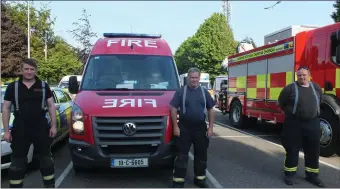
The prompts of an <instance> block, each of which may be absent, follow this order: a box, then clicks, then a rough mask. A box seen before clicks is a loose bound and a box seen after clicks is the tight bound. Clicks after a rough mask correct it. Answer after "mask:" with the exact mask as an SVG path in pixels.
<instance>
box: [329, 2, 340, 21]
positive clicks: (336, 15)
mask: <svg viewBox="0 0 340 189" xmlns="http://www.w3.org/2000/svg"><path fill="white" fill-rule="evenodd" d="M333 7H334V8H335V11H334V12H333V13H332V14H331V17H332V19H333V20H334V22H340V0H336V1H335V3H334V4H333Z"/></svg>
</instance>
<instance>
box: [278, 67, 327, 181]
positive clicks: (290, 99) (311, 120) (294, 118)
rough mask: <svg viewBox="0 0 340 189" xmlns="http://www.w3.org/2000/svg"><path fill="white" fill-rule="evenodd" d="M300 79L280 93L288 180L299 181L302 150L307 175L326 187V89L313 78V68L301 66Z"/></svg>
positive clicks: (298, 74) (311, 179) (307, 177)
mask: <svg viewBox="0 0 340 189" xmlns="http://www.w3.org/2000/svg"><path fill="white" fill-rule="evenodd" d="M297 77H298V80H297V81H296V82H293V83H292V84H289V85H287V86H286V87H285V88H284V89H283V90H282V91H281V93H280V95H279V99H278V103H279V106H280V107H281V109H282V110H283V111H284V113H285V120H284V126H283V132H282V145H283V147H284V148H285V150H286V157H285V161H284V173H285V177H284V181H285V183H286V184H287V185H293V184H294V183H295V179H294V176H295V174H296V171H297V166H298V159H299V151H300V149H301V147H302V148H303V151H304V154H305V174H306V177H305V179H306V180H307V181H308V182H310V183H312V184H314V185H316V186H318V187H324V184H323V182H322V181H321V180H320V179H319V178H318V173H319V153H320V146H319V145H320V144H319V142H320V137H321V130H320V121H319V115H320V104H321V102H322V90H321V88H320V86H319V85H318V84H316V83H314V82H310V81H309V78H310V70H309V68H308V67H307V66H301V67H299V68H298V70H297Z"/></svg>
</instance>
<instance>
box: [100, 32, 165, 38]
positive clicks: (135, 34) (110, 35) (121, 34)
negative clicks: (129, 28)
mask: <svg viewBox="0 0 340 189" xmlns="http://www.w3.org/2000/svg"><path fill="white" fill-rule="evenodd" d="M103 36H104V37H107V38H115V37H131V38H132V37H135V38H161V37H162V35H161V34H137V33H104V34H103Z"/></svg>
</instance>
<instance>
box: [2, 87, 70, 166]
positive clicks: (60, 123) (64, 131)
mask: <svg viewBox="0 0 340 189" xmlns="http://www.w3.org/2000/svg"><path fill="white" fill-rule="evenodd" d="M6 88H7V87H6V86H2V87H1V114H0V117H1V118H0V119H1V170H2V169H7V168H8V167H9V166H10V164H11V158H10V157H11V153H12V150H11V147H10V143H8V142H6V141H4V139H3V136H4V129H3V125H2V104H3V101H4V95H5V94H4V93H5V91H6ZM51 90H52V92H53V97H54V102H55V105H56V108H57V110H56V115H57V135H56V137H55V139H54V141H53V143H52V146H54V145H55V144H56V143H58V142H60V141H61V140H63V139H65V138H66V137H68V132H69V125H70V121H71V120H70V119H71V110H72V109H71V106H72V99H71V97H70V95H69V94H68V93H66V92H64V91H63V90H62V89H60V88H51ZM13 111H14V107H13V106H12V108H11V112H12V113H11V115H10V125H9V128H10V129H11V128H12V127H13V125H12V123H13V120H14V116H13ZM46 118H47V119H48V123H49V124H50V123H51V119H50V116H49V113H46ZM34 154H35V153H34V146H33V144H32V145H31V146H30V149H29V152H28V155H27V160H28V163H30V164H31V165H34V166H35V165H36V163H37V162H38V161H37V158H36V157H35V156H34Z"/></svg>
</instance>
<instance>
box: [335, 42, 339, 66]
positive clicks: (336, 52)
mask: <svg viewBox="0 0 340 189" xmlns="http://www.w3.org/2000/svg"><path fill="white" fill-rule="evenodd" d="M335 60H336V62H337V63H338V64H340V45H338V46H337V47H336V49H335Z"/></svg>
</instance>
